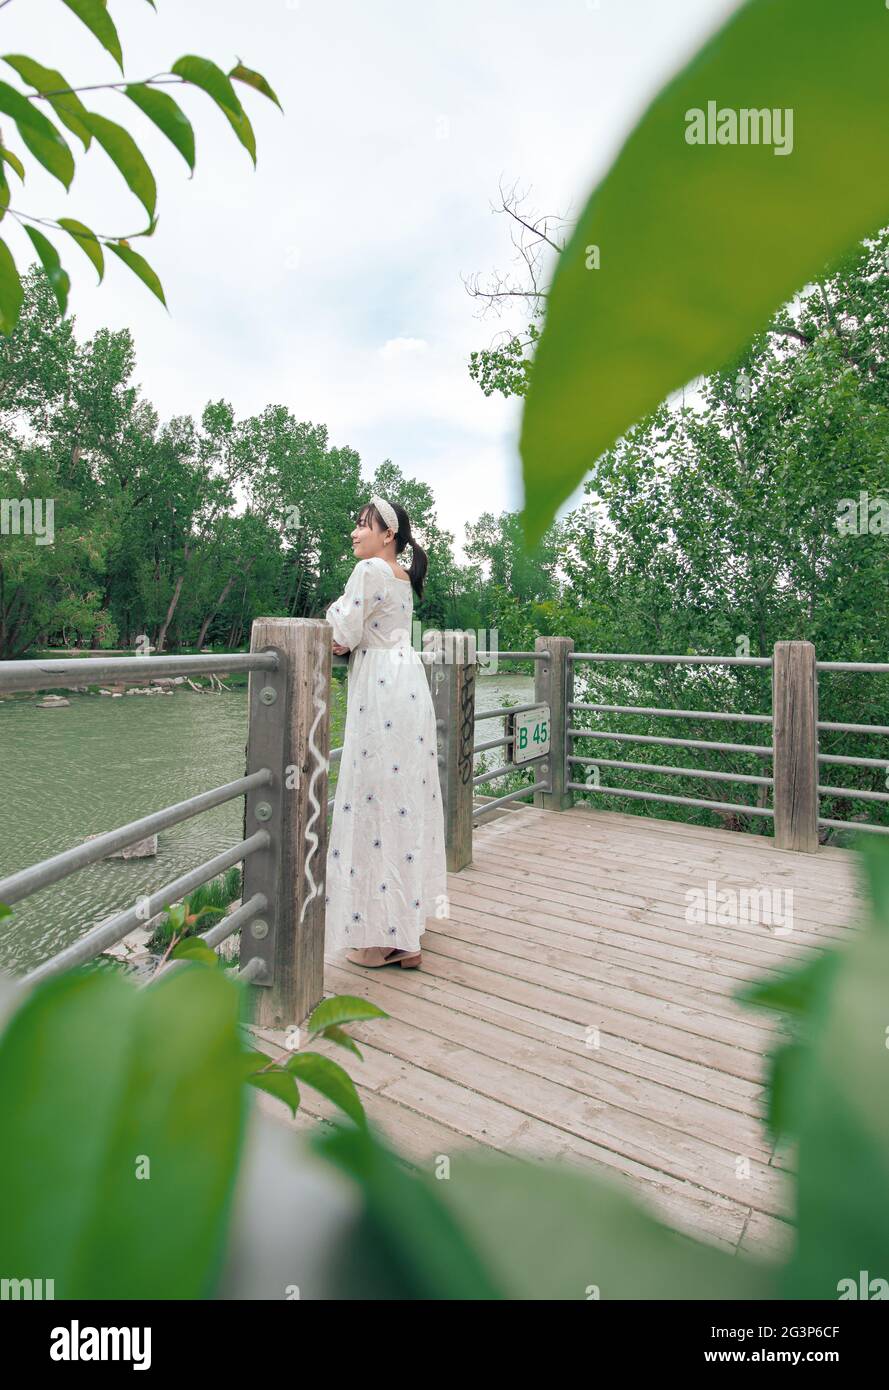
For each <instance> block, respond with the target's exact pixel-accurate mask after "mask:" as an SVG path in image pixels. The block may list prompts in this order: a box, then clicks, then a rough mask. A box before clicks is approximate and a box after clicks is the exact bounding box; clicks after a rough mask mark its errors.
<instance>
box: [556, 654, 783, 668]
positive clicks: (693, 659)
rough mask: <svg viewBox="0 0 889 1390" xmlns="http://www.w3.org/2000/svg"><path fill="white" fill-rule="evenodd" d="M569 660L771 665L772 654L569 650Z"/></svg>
mask: <svg viewBox="0 0 889 1390" xmlns="http://www.w3.org/2000/svg"><path fill="white" fill-rule="evenodd" d="M568 660H569V661H636V662H640V663H648V664H655V665H676V666H771V664H772V658H771V657H770V656H645V655H640V654H636V653H634V654H629V653H628V654H626V655H624V653H622V652H569V653H568Z"/></svg>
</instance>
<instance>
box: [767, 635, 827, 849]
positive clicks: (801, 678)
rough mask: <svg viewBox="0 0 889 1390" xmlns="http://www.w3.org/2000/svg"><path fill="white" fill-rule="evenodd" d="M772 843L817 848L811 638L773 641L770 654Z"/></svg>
mask: <svg viewBox="0 0 889 1390" xmlns="http://www.w3.org/2000/svg"><path fill="white" fill-rule="evenodd" d="M772 721H773V722H772V749H773V753H772V761H773V776H774V779H775V788H774V793H775V844H776V846H777V848H778V849H796V850H803V851H804V852H806V853H808V854H811V853H813V852H814V851H815V850H816V849H817V848H818V673H817V671H816V669H815V648H814V647H813V646H812V643H811V642H776V643H775V650H774V653H773V657H772Z"/></svg>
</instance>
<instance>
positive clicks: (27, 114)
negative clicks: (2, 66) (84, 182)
mask: <svg viewBox="0 0 889 1390" xmlns="http://www.w3.org/2000/svg"><path fill="white" fill-rule="evenodd" d="M0 112H3V113H4V115H7V116H11V117H12V119H13V120H14V121H15V124H16V128H17V129H18V133H19V135H20V136H21V138H22V141H23V142H24V144H25V145H26V146H27V147H28V149H29V150H30V151H31V153H32V155H33V156H34V158H35V159H38V160H39V161H40V163H41V164H42V165H43V167H44V169H48V170H49V172H50V173H51V174H52V175H53V177H54V178H57V179H58V180H59V183H61V184H64V186H65V188H66V189H67V188H70V186H71V180H72V179H73V177H74V156H73V154H72V153H71V150H70V149H69V147H68V144H67V141H66V140H65V138H64V136H63V135H61V134H60V132H59V131H58V130H57V129H56V127H55V126H54V125H53V123H52V121H51V120H49V119H48V117H46V116H44V114H43V112H42V111H38V110H37V108H36V107H35V106H33V105H32V104H31V102H30V101H28V99H27V98H26V97H23V96H22V94H21V92H17V91H16V89H15V87H10V85H9V83H8V82H0Z"/></svg>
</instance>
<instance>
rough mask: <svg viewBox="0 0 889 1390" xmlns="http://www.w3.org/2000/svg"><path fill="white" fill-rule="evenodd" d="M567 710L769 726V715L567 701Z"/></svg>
mask: <svg viewBox="0 0 889 1390" xmlns="http://www.w3.org/2000/svg"><path fill="white" fill-rule="evenodd" d="M568 708H569V709H588V710H595V711H596V712H597V713H600V714H656V715H659V716H663V717H665V718H667V719H723V720H725V721H726V722H727V723H732V724H771V722H772V716H771V715H770V714H723V713H720V712H714V711H713V710H704V709H651V708H649V707H648V706H647V705H590V704H587V703H586V702H585V701H583V700H569V701H568Z"/></svg>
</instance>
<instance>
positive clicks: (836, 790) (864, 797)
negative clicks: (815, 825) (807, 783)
mask: <svg viewBox="0 0 889 1390" xmlns="http://www.w3.org/2000/svg"><path fill="white" fill-rule="evenodd" d="M818 795H819V796H845V797H849V799H850V800H851V801H889V792H868V791H862V790H856V789H855V788H854V787H822V786H819V788H818Z"/></svg>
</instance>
